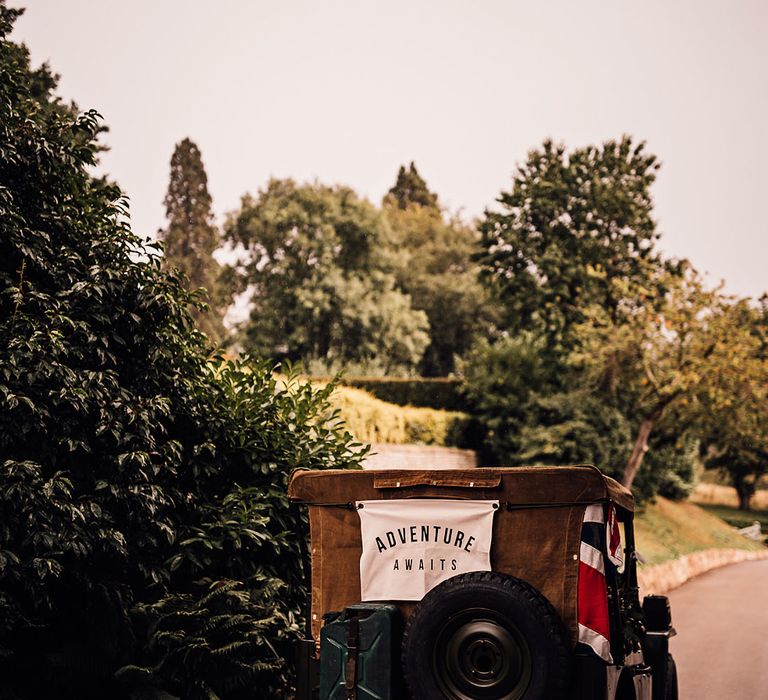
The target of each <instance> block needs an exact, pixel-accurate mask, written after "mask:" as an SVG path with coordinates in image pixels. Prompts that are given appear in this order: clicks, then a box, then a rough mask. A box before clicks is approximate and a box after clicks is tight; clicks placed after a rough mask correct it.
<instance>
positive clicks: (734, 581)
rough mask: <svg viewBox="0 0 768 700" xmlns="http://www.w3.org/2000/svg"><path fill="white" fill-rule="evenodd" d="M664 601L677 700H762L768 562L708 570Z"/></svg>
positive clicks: (767, 651)
mask: <svg viewBox="0 0 768 700" xmlns="http://www.w3.org/2000/svg"><path fill="white" fill-rule="evenodd" d="M669 598H670V601H671V604H672V618H673V624H674V626H675V628H676V629H677V631H678V634H677V636H676V637H674V638H673V639H672V641H671V643H670V644H671V650H672V654H673V655H674V657H675V661H676V662H677V672H678V677H679V680H680V700H721V699H723V700H725V699H726V698H727V699H728V700H730V698H734V700H766V698H768V560H766V559H764V560H761V561H752V562H744V563H742V564H734V565H733V566H726V567H724V568H722V569H717V570H715V571H710V572H709V573H706V574H703V575H702V576H699V577H698V578H695V579H693V580H692V581H690V582H689V583H686V584H685V585H683V586H681V587H680V588H678V589H677V590H675V591H672V592H671V593H670V594H669Z"/></svg>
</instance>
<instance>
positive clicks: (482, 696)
mask: <svg viewBox="0 0 768 700" xmlns="http://www.w3.org/2000/svg"><path fill="white" fill-rule="evenodd" d="M289 496H290V498H291V499H293V500H294V501H298V502H301V503H304V504H306V505H308V506H309V520H310V535H311V536H310V541H311V572H312V595H311V612H310V616H309V620H310V624H309V629H308V639H307V641H306V642H305V643H304V644H303V646H302V647H301V649H302V650H303V653H302V654H301V655H300V663H299V664H298V667H299V678H298V697H299V698H305V699H307V700H309V699H310V698H320V699H321V700H327V699H333V700H368V699H373V698H389V699H390V700H397V699H399V698H411V699H412V700H475V699H477V700H492V699H493V700H517V699H524V700H557V699H558V698H574V699H576V698H579V699H587V698H588V699H589V700H595V699H598V698H599V699H600V700H632V699H636V700H673V699H676V698H677V678H676V671H675V665H674V661H673V660H672V657H671V655H670V654H669V649H668V646H669V638H670V637H671V636H672V635H673V634H674V629H673V627H672V621H671V615H670V609H669V604H668V601H667V599H666V598H664V597H661V596H647V597H646V598H645V599H644V601H643V604H642V605H641V604H640V600H639V593H638V585H637V574H636V553H635V546H634V532H633V515H634V505H633V499H632V494H631V493H630V492H629V491H628V490H627V489H625V488H624V487H622V486H621V485H619V484H618V483H617V482H616V481H614V480H613V479H610V478H608V477H606V476H604V475H603V474H602V473H601V472H600V471H599V470H598V469H596V468H595V467H592V466H569V467H530V468H529V467H520V468H494V469H470V470H461V471H459V470H446V471H443V470H440V471H429V470H421V471H416V470H397V471H336V470H334V471H298V472H296V473H295V474H294V475H293V478H292V480H291V484H290V488H289Z"/></svg>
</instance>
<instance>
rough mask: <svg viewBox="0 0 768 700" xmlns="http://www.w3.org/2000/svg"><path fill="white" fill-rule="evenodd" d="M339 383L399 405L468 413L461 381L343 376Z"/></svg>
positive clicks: (450, 378)
mask: <svg viewBox="0 0 768 700" xmlns="http://www.w3.org/2000/svg"><path fill="white" fill-rule="evenodd" d="M326 381H328V380H327V379H326ZM341 384H342V385H344V386H349V387H353V388H355V389H362V390H363V391H367V392H369V393H370V394H373V395H374V396H375V397H376V398H377V399H381V400H382V401H386V402H387V403H393V404H397V405H398V406H419V407H421V408H436V409H440V410H442V411H462V412H466V410H467V402H466V400H465V399H464V397H463V396H462V395H461V391H460V387H461V380H459V379H454V378H452V377H437V378H420V377H417V378H401V377H343V378H342V380H341Z"/></svg>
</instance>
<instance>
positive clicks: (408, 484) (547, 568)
mask: <svg viewBox="0 0 768 700" xmlns="http://www.w3.org/2000/svg"><path fill="white" fill-rule="evenodd" d="M288 495H289V497H290V498H291V499H293V500H296V501H301V502H303V503H306V504H308V506H309V521H310V533H311V553H312V634H313V636H314V637H315V639H319V633H320V626H321V624H322V616H323V615H324V614H325V613H327V612H331V611H337V610H341V609H343V608H344V607H345V606H347V605H351V604H352V603H356V602H358V601H359V599H360V569H359V563H360V554H361V552H362V543H361V537H360V519H359V517H358V514H357V511H356V510H355V509H354V507H353V504H354V502H355V501H363V500H376V499H394V498H472V499H492V500H498V501H500V502H501V504H502V506H501V507H500V508H499V512H498V513H497V515H496V519H495V521H494V526H493V545H492V550H491V564H492V568H493V570H494V571H498V572H500V573H505V574H510V575H512V576H517V577H519V578H521V579H524V580H526V581H528V582H529V583H531V584H532V585H533V586H535V587H536V588H537V589H538V590H539V591H541V593H543V594H544V595H545V596H546V597H547V598H548V599H549V601H550V602H551V603H552V605H553V606H554V607H555V609H556V610H557V611H558V613H559V614H560V616H561V617H562V619H563V622H564V623H565V626H566V628H567V629H568V631H569V633H570V635H571V639H572V641H573V642H574V643H575V641H576V638H577V631H578V625H577V609H576V604H577V582H578V570H579V547H580V538H581V524H582V520H583V517H584V510H585V509H586V507H587V505H589V504H591V503H596V502H600V501H607V500H611V501H613V502H614V503H615V504H616V505H617V506H619V507H620V508H623V509H624V510H626V511H632V510H633V501H632V494H631V493H630V492H629V491H628V490H627V489H625V488H624V487H622V486H621V485H619V484H618V483H617V482H615V481H614V480H613V479H610V478H608V477H605V476H603V474H602V473H601V472H600V471H599V470H598V469H596V468H595V467H592V466H573V467H515V468H493V469H467V470H439V471H437V470H435V471H430V470H418V471H417V470H396V471H390V470H388V471H350V470H329V471H298V472H296V473H295V474H294V475H293V478H292V479H291V483H290V486H289V489H288ZM413 606H414V603H401V604H400V607H401V608H402V610H403V612H404V614H405V615H408V614H409V613H410V611H411V610H412V609H413Z"/></svg>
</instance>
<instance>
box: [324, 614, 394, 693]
mask: <svg viewBox="0 0 768 700" xmlns="http://www.w3.org/2000/svg"><path fill="white" fill-rule="evenodd" d="M402 622H403V619H402V614H401V613H400V610H399V609H398V607H397V606H396V605H391V604H388V603H357V604H355V605H350V606H349V607H347V608H344V611H343V612H341V613H329V614H328V615H326V616H325V624H324V625H323V628H322V629H321V630H320V700H400V699H401V698H402V697H403V693H402V685H401V684H402V680H401V679H402V673H401V672H400V644H401V641H402V634H403V630H402V626H403V624H402Z"/></svg>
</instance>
